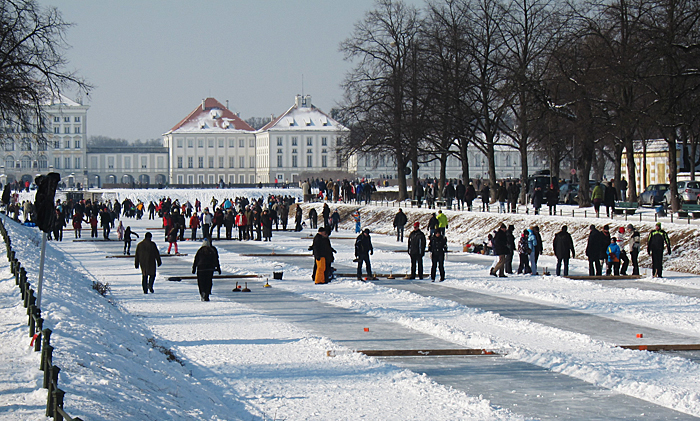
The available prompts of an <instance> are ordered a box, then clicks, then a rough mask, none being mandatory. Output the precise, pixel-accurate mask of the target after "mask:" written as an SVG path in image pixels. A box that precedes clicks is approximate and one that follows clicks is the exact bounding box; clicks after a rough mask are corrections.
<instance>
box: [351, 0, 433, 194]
mask: <svg viewBox="0 0 700 421" xmlns="http://www.w3.org/2000/svg"><path fill="white" fill-rule="evenodd" d="M420 25H421V21H420V17H419V15H418V11H417V10H416V8H414V7H413V6H408V5H406V4H405V3H403V2H402V1H400V0H399V1H395V0H379V1H377V3H376V5H375V9H374V10H371V11H369V12H367V14H366V15H365V18H364V19H363V20H362V21H360V22H358V23H356V24H355V29H354V31H353V34H352V36H351V37H350V38H348V39H346V40H345V41H343V42H342V44H341V46H340V50H341V51H342V52H344V53H345V58H346V59H347V60H354V61H356V62H357V64H356V66H355V68H354V69H353V70H352V71H350V72H349V73H348V74H347V75H346V78H345V82H344V88H345V99H344V104H343V110H342V113H343V116H344V118H343V121H345V122H347V124H348V125H349V126H350V128H351V129H352V134H351V136H350V138H349V141H348V142H345V143H344V148H345V150H346V152H348V151H351V152H352V151H361V152H372V153H382V152H383V153H390V154H392V155H393V156H394V158H395V161H396V166H397V173H398V182H399V200H403V199H406V198H407V197H408V194H407V186H406V164H407V163H408V161H412V163H413V165H414V167H415V169H417V161H418V143H419V142H420V140H421V138H422V133H420V132H418V131H417V130H420V129H421V128H422V127H423V126H422V125H421V124H420V123H419V121H418V119H419V117H420V115H421V114H422V111H420V110H419V107H420V108H423V104H422V102H421V101H420V98H418V97H417V95H418V89H417V87H416V83H417V82H416V77H417V76H416V72H417V70H418V68H419V51H420V49H419V48H420V46H419V43H420V40H419V30H420ZM415 179H416V177H414V180H415Z"/></svg>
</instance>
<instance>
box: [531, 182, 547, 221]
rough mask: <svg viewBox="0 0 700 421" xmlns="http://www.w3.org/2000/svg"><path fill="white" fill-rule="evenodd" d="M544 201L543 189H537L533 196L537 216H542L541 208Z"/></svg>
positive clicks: (533, 205)
mask: <svg viewBox="0 0 700 421" xmlns="http://www.w3.org/2000/svg"><path fill="white" fill-rule="evenodd" d="M543 201H544V194H543V193H542V188H541V187H535V192H534V193H533V194H532V207H534V208H535V215H539V214H540V208H541V207H542V202H543Z"/></svg>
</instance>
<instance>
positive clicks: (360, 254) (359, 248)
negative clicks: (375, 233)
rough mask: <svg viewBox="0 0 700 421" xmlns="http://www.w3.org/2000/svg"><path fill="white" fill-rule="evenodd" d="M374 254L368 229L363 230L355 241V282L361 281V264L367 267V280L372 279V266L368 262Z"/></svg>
mask: <svg viewBox="0 0 700 421" xmlns="http://www.w3.org/2000/svg"><path fill="white" fill-rule="evenodd" d="M370 254H374V248H373V247H372V238H371V237H370V236H369V229H367V228H365V229H364V230H363V231H362V234H360V235H358V236H357V239H356V240H355V257H356V258H357V280H358V281H361V280H362V264H363V263H365V266H366V267H367V279H374V277H373V276H372V265H371V264H370V262H369V255H370Z"/></svg>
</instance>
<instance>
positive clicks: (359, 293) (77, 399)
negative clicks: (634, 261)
mask: <svg viewBox="0 0 700 421" xmlns="http://www.w3.org/2000/svg"><path fill="white" fill-rule="evenodd" d="M125 222H127V224H130V225H132V228H135V229H136V231H137V232H139V233H140V234H141V235H143V233H145V232H146V230H145V228H146V227H147V226H153V222H150V223H149V222H148V221H138V222H137V221H133V220H128V221H125ZM125 225H126V224H125ZM14 231H15V233H14V234H13V235H17V236H18V237H19V239H18V241H19V243H20V244H22V247H23V248H24V252H23V255H22V257H21V259H23V262H25V261H26V262H27V263H26V264H27V265H28V267H32V266H35V262H32V261H31V259H33V258H34V259H35V258H36V255H37V254H38V253H36V243H35V239H36V234H35V233H36V231H33V230H28V229H25V228H19V227H18V228H17V229H15V230H14ZM27 232H29V233H27ZM307 232H308V231H307ZM66 234H67V235H66V237H65V239H64V242H63V243H61V244H51V246H52V247H51V249H53V251H52V252H51V253H50V256H51V258H50V260H51V262H52V264H55V265H59V266H57V268H54V269H52V271H51V272H50V273H51V274H52V276H55V278H56V279H54V280H53V281H54V282H51V283H50V284H49V285H48V286H47V288H48V290H47V292H46V297H47V301H48V302H49V303H52V304H50V307H49V313H51V314H52V316H54V320H56V317H59V320H60V321H61V323H59V324H58V326H57V329H56V331H57V332H58V333H56V338H57V339H56V340H57V341H58V342H59V344H60V346H61V347H63V348H62V349H64V350H66V351H64V352H66V354H64V355H63V357H64V358H65V357H66V356H67V350H69V349H71V348H75V351H77V350H80V351H82V352H85V353H86V355H91V357H90V358H89V364H87V365H86V364H85V362H86V361H85V359H71V358H67V359H66V360H65V361H64V362H65V364H64V365H65V367H66V368H65V369H64V370H65V371H64V372H62V375H64V376H65V377H64V379H63V381H64V385H65V386H66V389H67V402H68V405H67V406H70V405H72V408H71V409H73V411H70V410H69V412H71V413H73V412H75V409H76V408H77V409H82V410H83V412H82V413H81V412H77V413H76V415H81V416H82V414H88V415H91V416H86V418H89V419H110V418H109V417H107V418H101V416H100V415H98V414H100V413H102V412H101V411H102V410H100V409H99V408H104V410H108V409H111V405H113V403H112V402H108V401H106V400H104V397H105V396H104V393H105V392H104V391H102V390H101V386H98V384H99V382H100V381H101V380H104V379H101V378H100V375H99V374H97V373H102V372H105V371H106V370H108V371H109V372H110V373H111V374H110V376H109V377H108V379H109V380H108V382H109V383H119V384H122V385H124V387H127V388H128V387H130V386H129V385H130V384H131V383H133V382H135V381H136V379H137V378H143V380H139V388H138V389H140V390H141V393H140V395H139V394H136V395H134V396H129V394H128V393H123V394H120V395H119V396H118V398H117V400H118V402H119V405H121V406H124V407H126V408H125V409H123V410H122V412H121V413H122V414H123V415H124V416H127V414H132V417H133V414H135V413H143V412H144V411H145V412H146V413H149V414H152V419H166V418H176V419H177V418H182V419H185V417H184V416H183V414H185V413H187V414H188V417H192V418H194V419H246V420H247V419H256V418H255V417H259V418H262V417H263V416H266V417H267V418H268V419H271V418H272V417H273V416H277V417H278V419H279V418H284V419H288V420H292V419H319V420H325V419H357V418H366V419H435V420H441V419H445V420H447V419H521V417H523V416H524V417H534V418H542V419H548V418H554V417H557V418H564V419H639V418H642V417H643V418H645V419H659V420H661V419H695V418H693V415H694V416H698V415H700V386H698V384H700V368H699V366H698V365H697V364H695V363H694V362H692V361H689V360H687V359H683V358H676V357H673V356H666V355H659V354H652V353H647V352H639V351H629V350H621V349H619V348H615V347H613V344H617V343H623V341H618V340H615V339H616V337H619V336H620V334H619V332H620V331H626V330H627V329H628V328H635V327H637V326H645V329H649V330H644V333H645V339H647V338H648V339H649V340H652V339H658V340H663V341H666V339H669V340H670V339H680V338H681V337H685V339H688V340H692V339H693V338H694V337H700V333H699V329H700V323H698V320H700V315H699V314H698V311H697V308H698V307H697V303H698V299H697V298H695V297H692V296H687V297H683V296H681V295H676V294H669V293H660V292H658V291H643V290H641V289H638V288H617V287H610V286H605V285H596V284H594V283H589V282H580V281H576V282H573V281H570V280H565V279H563V278H558V277H529V276H520V277H518V276H513V277H510V278H508V279H505V280H500V279H499V280H495V278H491V277H489V276H488V274H487V271H486V269H485V267H484V262H485V263H486V264H488V260H484V261H482V262H480V263H476V262H474V263H471V262H470V263H458V262H456V259H454V260H453V259H452V257H449V258H448V263H447V265H446V266H447V270H448V280H447V281H446V282H445V283H444V284H440V285H436V284H430V283H429V282H428V283H425V282H423V283H420V282H415V283H410V284H409V283H402V282H400V281H394V284H393V285H392V283H390V282H388V281H384V280H382V281H379V282H376V283H361V282H357V281H353V280H340V281H338V282H334V283H332V284H330V285H325V286H315V285H313V284H312V283H311V281H310V268H311V265H312V260H311V258H310V257H302V256H298V257H290V258H282V257H277V258H250V257H242V256H240V255H239V253H242V252H244V251H254V252H264V251H265V250H271V248H272V247H274V248H275V251H276V252H278V253H281V252H285V253H287V252H289V253H297V254H305V253H308V251H307V250H306V248H307V247H308V245H309V244H310V243H311V240H310V239H308V238H304V239H302V238H300V237H301V236H300V235H299V233H284V234H282V233H280V234H278V233H275V237H274V242H273V243H271V244H270V243H264V242H247V243H238V242H235V241H231V242H226V241H221V242H215V245H216V246H217V247H218V248H219V252H220V254H221V260H222V267H223V269H224V271H226V272H230V273H250V272H253V273H261V274H270V275H271V272H272V271H273V268H278V267H281V268H283V269H284V272H285V280H284V281H272V280H271V281H270V282H271V283H272V285H273V288H272V289H262V288H261V287H260V282H258V281H250V283H249V286H250V287H251V289H253V291H254V292H253V293H250V294H242V293H232V292H230V291H231V288H232V285H233V282H235V281H233V282H232V281H229V280H226V281H216V282H215V287H214V295H213V301H212V302H210V303H201V302H200V301H198V298H199V297H198V295H197V288H196V284H195V282H194V281H183V282H167V281H165V277H167V276H168V275H178V274H179V275H183V274H189V273H190V268H191V262H192V258H193V256H194V253H195V252H196V250H197V248H198V247H199V245H200V244H199V243H196V242H195V243H192V242H184V243H181V244H180V247H181V249H180V252H181V253H189V256H187V257H170V258H165V259H163V262H164V264H163V266H162V267H161V268H160V269H159V277H158V280H157V281H156V288H155V290H156V293H155V294H148V295H144V294H143V293H142V292H141V291H140V289H141V288H140V275H139V274H138V272H137V271H135V270H134V269H133V261H131V260H130V259H105V258H104V257H105V255H106V254H120V253H121V247H122V244H121V243H118V242H116V241H113V242H97V243H91V242H80V243H78V242H75V243H74V242H71V241H65V240H70V238H71V237H72V233H66ZM351 235H352V233H348V232H341V233H339V234H338V236H351ZM23 236H24V237H26V238H28V239H29V241H24V240H22V238H24V237H23ZM154 237H155V240H156V242H157V243H158V244H159V245H160V247H161V249H163V248H164V243H163V241H162V233H161V232H160V231H154ZM373 237H374V243H375V248H376V249H377V251H376V252H375V254H374V256H373V259H372V263H373V269H374V270H376V271H381V272H388V271H390V270H391V271H394V273H398V272H404V271H405V270H406V266H407V256H406V255H405V254H401V253H394V252H393V250H394V249H398V248H402V247H404V245H399V244H397V243H396V242H395V241H394V240H393V239H392V238H391V237H389V236H379V235H377V236H373ZM333 244H334V247H335V248H336V249H338V251H339V253H338V256H337V259H338V265H337V266H338V267H342V268H343V271H345V270H348V271H350V272H351V273H352V272H354V267H353V265H352V263H351V262H350V261H351V260H352V244H353V243H352V241H345V240H337V241H334V242H333ZM404 244H405V243H404ZM134 246H135V244H134ZM166 246H167V244H166ZM54 247H56V248H57V249H60V250H61V251H60V252H59V250H57V249H54ZM134 248H135V247H134ZM134 248H132V252H133V250H134ZM62 253H63V254H62ZM456 257H457V255H455V258H456ZM545 260H546V258H545ZM426 263H427V259H426ZM69 267H74V268H77V269H78V271H79V272H80V273H82V275H80V274H79V273H78V274H77V273H76V272H75V271H74V269H69ZM550 267H551V266H550ZM574 267H575V268H577V270H578V269H580V267H581V263H580V262H578V263H577V262H575V263H574ZM71 271H72V272H71ZM669 276H671V275H670V274H669ZM89 280H99V281H101V282H109V283H110V285H111V286H112V293H111V296H110V299H111V301H112V302H113V303H114V304H115V305H114V306H110V305H109V304H106V309H100V308H99V305H100V304H99V303H105V302H106V301H105V299H104V298H102V297H99V296H97V298H92V297H93V296H95V293H94V292H92V291H88V288H87V287H86V285H85V283H86V282H88V281H89ZM666 281H667V282H668V284H669V285H671V286H675V287H679V288H685V289H688V290H691V291H692V289H693V288H694V286H695V285H696V283H697V277H695V278H693V277H688V278H687V279H683V280H675V279H672V278H669V279H668V280H666ZM697 284H700V283H697ZM80 285H83V287H82V288H84V289H85V291H84V292H83V291H82V290H80ZM652 286H653V285H652ZM403 289H412V290H410V291H408V290H403ZM59 291H67V292H68V296H67V297H66V296H62V295H61V293H60V292H59ZM64 295H65V294H64ZM86 300H87V301H88V302H89V305H88V306H87V309H88V310H89V311H90V313H88V314H95V315H98V319H95V317H94V316H93V319H94V320H93V323H94V322H96V321H98V320H100V319H99V317H100V316H99V315H102V314H108V315H109V317H107V320H108V321H106V322H105V323H106V324H105V326H101V325H98V326H96V327H91V328H90V327H88V328H87V329H85V328H84V327H82V326H81V325H80V323H77V322H76V323H72V322H69V321H70V320H71V317H74V316H71V317H69V316H68V314H75V313H77V312H78V311H82V310H79V307H77V306H76V304H75V302H80V303H82V302H83V301H86ZM93 301H94V303H93ZM53 303H55V304H53ZM533 304H534V305H533ZM102 305H105V304H102ZM489 306H491V307H490V308H489ZM82 307H84V305H81V306H80V308H82ZM487 309H489V310H491V311H484V310H487ZM106 310H109V311H106ZM115 311H116V312H117V313H119V314H121V315H120V316H119V317H123V318H124V320H121V319H118V318H117V315H116V314H113V313H114V312H115ZM550 314H556V316H551V317H550V316H549V315H550ZM573 314H578V315H580V316H579V317H581V319H582V320H586V321H585V322H583V323H584V324H586V323H595V324H596V325H595V326H577V323H576V321H573V322H571V323H568V322H566V320H575V319H576V317H574V316H573ZM662 316H663V317H662ZM548 319H549V320H548ZM115 321H116V322H115ZM593 321H595V322H593ZM84 324H85V325H87V323H84ZM596 326H600V327H601V328H600V329H598V328H597V327H596ZM616 326H617V327H616ZM630 326H632V327H630ZM362 327H369V328H370V331H369V332H364V331H363V330H362ZM81 329H82V330H81ZM123 329H129V330H124V331H122V330H123ZM651 329H654V330H656V331H658V335H659V338H651V337H650V335H652V334H651V333H648V332H653V330H651ZM110 330H111V331H114V332H119V334H118V335H116V337H117V338H119V341H120V343H121V344H122V345H123V346H125V347H127V348H129V349H137V350H138V353H142V352H143V348H145V346H144V345H145V344H142V343H143V342H145V338H147V337H154V338H155V339H156V341H157V343H158V344H161V345H163V346H165V347H166V348H169V349H172V350H174V351H175V353H176V355H178V356H179V357H180V358H181V359H182V360H183V362H184V364H185V365H184V367H182V370H180V369H177V367H179V366H178V365H176V364H173V363H167V362H166V361H165V360H164V357H163V356H161V355H160V354H158V353H157V352H151V353H148V355H149V360H150V362H148V363H146V362H145V361H143V359H142V358H140V357H139V356H138V353H136V354H134V355H133V358H132V363H133V367H130V368H129V369H126V367H122V366H120V365H119V364H122V362H121V361H122V360H123V359H117V358H107V357H106V356H108V355H110V352H114V350H113V348H110V347H107V348H106V349H103V348H102V347H103V346H106V345H103V343H102V342H103V341H94V340H93V339H91V340H84V341H79V340H78V339H77V338H79V337H82V338H88V337H89V338H94V337H95V334H97V335H106V333H104V332H109V331H110ZM634 333H637V332H634ZM81 334H82V336H80V335H81ZM654 334H656V333H654ZM662 334H663V335H667V336H664V337H663V338H662V337H661V336H660V335H662ZM65 336H68V339H62V338H63V337H65ZM631 336H633V334H631ZM652 336H653V335H652ZM98 337H99V336H98ZM387 338H389V339H391V341H389V343H386V342H385V340H386V339H387ZM368 339H369V340H368ZM392 341H393V342H392ZM412 341H423V343H428V344H431V347H451V348H457V347H470V348H472V347H473V348H488V349H498V350H502V351H504V352H506V353H508V356H507V357H476V358H453V357H448V358H429V359H422V358H413V359H407V358H400V359H383V360H381V361H380V360H379V359H374V358H367V357H363V356H359V355H354V354H341V356H340V357H336V358H328V357H326V356H325V351H326V350H329V349H335V350H342V349H344V348H346V347H347V348H354V349H357V348H365V347H370V345H371V346H374V347H377V348H380V347H381V348H383V349H387V348H389V347H391V348H394V347H401V345H405V344H406V342H412ZM360 345H362V346H360ZM90 347H92V349H91V348H90ZM370 348H371V347H370ZM405 348H415V346H406V347H405ZM118 353H124V354H125V355H132V354H130V353H127V352H125V351H118ZM92 355H94V357H92ZM98 355H99V356H101V357H97V356H98ZM160 360H162V362H161V361H160ZM382 361H385V362H391V363H392V364H393V365H387V364H384V363H383V362H382ZM76 364H77V365H76ZM80 364H83V365H86V366H85V367H83V366H81V365H80ZM97 365H99V368H98V366H97ZM168 365H171V366H173V365H174V368H175V370H174V373H173V374H171V377H167V376H162V375H160V374H158V373H161V372H165V371H164V370H166V369H165V367H166V366H168ZM140 367H144V368H145V370H144V369H142V370H141V372H140V373H139V374H138V375H136V373H135V372H134V371H135V369H138V368H140ZM402 368H409V369H411V370H412V371H413V372H410V371H406V370H403V369H402ZM91 370H94V372H92V371H91ZM122 372H125V374H120V373H122ZM91 373H92V374H91ZM178 373H180V374H178ZM414 373H415V374H414ZM422 373H426V374H427V375H428V376H429V377H425V376H421V375H420V374H422ZM182 374H185V375H184V376H183V375H182ZM187 374H189V375H187ZM91 376H93V377H95V378H93V377H91ZM86 379H87V380H88V381H87V384H88V385H89V387H86V386H83V385H82V383H85V380H86ZM435 382H437V383H435ZM176 386H177V387H176ZM446 386H448V387H446ZM449 386H451V387H452V388H450V387H449ZM504 386H506V387H504ZM465 392H466V393H465ZM144 393H145V394H146V395H147V396H148V397H150V398H152V399H142V398H141V397H139V398H136V396H137V395H138V396H141V395H143V394H144ZM71 394H72V395H71ZM467 394H468V395H471V396H483V397H484V398H489V399H491V403H492V404H494V405H496V406H501V407H505V408H508V409H509V410H498V409H496V408H495V407H493V406H490V405H489V402H488V401H486V400H484V399H479V398H472V397H469V396H468V395H467ZM202 395H204V396H202ZM2 396H3V395H2V394H0V404H3V405H4V403H5V401H4V400H3V397H2ZM71 396H72V397H71ZM639 399H642V400H639ZM91 400H97V401H96V402H95V403H92V404H91V403H90V402H91ZM175 401H177V404H176V403H175ZM172 406H176V407H175V408H172V409H168V407H172ZM669 408H670V409H669ZM130 411H133V412H130ZM676 411H682V412H683V413H681V412H676ZM642 414H644V415H642ZM686 414H691V415H686ZM10 419H13V418H10Z"/></svg>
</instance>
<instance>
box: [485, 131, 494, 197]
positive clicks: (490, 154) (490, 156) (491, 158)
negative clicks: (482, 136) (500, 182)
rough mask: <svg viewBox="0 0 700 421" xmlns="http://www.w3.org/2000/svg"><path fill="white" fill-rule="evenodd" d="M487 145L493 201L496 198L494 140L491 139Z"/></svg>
mask: <svg viewBox="0 0 700 421" xmlns="http://www.w3.org/2000/svg"><path fill="white" fill-rule="evenodd" d="M487 142H488V143H487V145H486V160H487V161H488V164H489V184H490V185H491V189H490V193H491V199H492V200H491V201H492V202H493V198H494V197H496V153H495V150H494V145H493V139H489V140H488V141H487Z"/></svg>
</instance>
